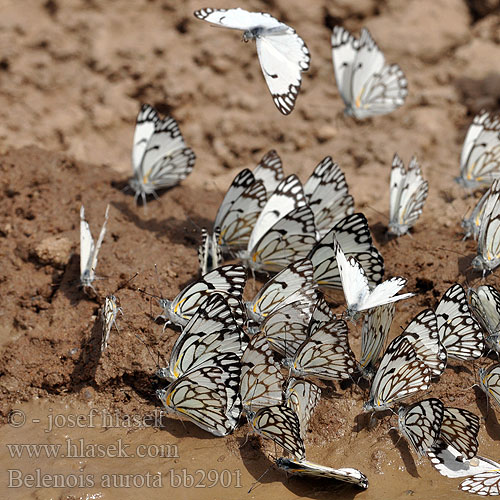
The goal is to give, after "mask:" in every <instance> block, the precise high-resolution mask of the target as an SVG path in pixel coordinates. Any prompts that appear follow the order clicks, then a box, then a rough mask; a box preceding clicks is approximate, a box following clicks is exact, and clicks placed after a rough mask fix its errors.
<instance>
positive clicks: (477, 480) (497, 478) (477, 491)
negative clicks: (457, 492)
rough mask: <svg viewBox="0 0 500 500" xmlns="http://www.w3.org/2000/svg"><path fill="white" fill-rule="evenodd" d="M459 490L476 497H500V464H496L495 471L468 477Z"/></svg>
mask: <svg viewBox="0 0 500 500" xmlns="http://www.w3.org/2000/svg"><path fill="white" fill-rule="evenodd" d="M492 462H493V460H492ZM458 488H459V489H461V490H462V491H466V492H467V493H472V494H474V495H480V496H491V497H492V496H498V495H500V464H498V463H495V468H494V469H491V470H489V471H486V472H480V473H479V474H474V475H473V476H472V477H468V478H467V479H465V480H464V481H462V482H461V483H460V485H459V486H458Z"/></svg>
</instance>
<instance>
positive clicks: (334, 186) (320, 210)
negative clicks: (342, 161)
mask: <svg viewBox="0 0 500 500" xmlns="http://www.w3.org/2000/svg"><path fill="white" fill-rule="evenodd" d="M304 193H305V195H306V199H307V203H308V204H309V207H310V208H311V210H312V211H313V213H314V222H315V225H316V231H318V234H319V235H320V237H321V236H324V235H325V234H326V233H327V232H328V231H329V230H330V229H331V227H332V226H333V225H334V224H335V223H336V222H338V221H339V220H341V219H343V218H344V217H346V216H347V215H351V214H353V213H354V199H353V197H352V196H351V195H350V194H349V188H348V187H347V183H346V181H345V177H344V174H343V172H342V170H340V167H339V166H338V165H337V164H336V163H334V162H333V160H332V158H331V157H330V156H326V157H325V158H323V160H321V162H320V163H319V164H318V166H317V167H316V168H315V169H314V172H313V173H312V174H311V176H310V177H309V179H308V180H307V182H306V183H305V184H304Z"/></svg>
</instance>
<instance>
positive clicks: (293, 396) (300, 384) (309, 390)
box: [285, 378, 321, 440]
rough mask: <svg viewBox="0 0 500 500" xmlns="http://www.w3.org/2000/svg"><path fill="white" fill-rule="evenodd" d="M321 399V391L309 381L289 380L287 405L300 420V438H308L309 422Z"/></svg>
mask: <svg viewBox="0 0 500 500" xmlns="http://www.w3.org/2000/svg"><path fill="white" fill-rule="evenodd" d="M320 398H321V389H320V388H319V387H318V386H317V385H316V384H313V383H312V382H309V381H308V380H301V379H296V378H290V379H288V382H287V385H286V389H285V404H286V405H287V406H288V407H289V408H291V409H292V410H293V411H294V412H295V413H296V414H297V417H298V418H299V424H300V436H301V437H302V439H303V440H305V438H306V433H307V428H308V426H309V420H310V419H311V415H312V413H313V412H314V409H315V408H316V406H317V405H318V403H319V400H320Z"/></svg>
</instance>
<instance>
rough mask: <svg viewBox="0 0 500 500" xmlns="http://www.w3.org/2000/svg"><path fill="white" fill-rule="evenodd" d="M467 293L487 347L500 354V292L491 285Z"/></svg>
mask: <svg viewBox="0 0 500 500" xmlns="http://www.w3.org/2000/svg"><path fill="white" fill-rule="evenodd" d="M467 293H468V296H469V301H470V306H471V309H472V312H473V313H474V316H475V317H476V318H477V319H478V321H479V323H481V325H482V327H483V330H484V334H485V335H484V343H485V344H486V347H488V348H489V349H491V350H493V351H495V352H497V353H499V354H500V292H499V291H498V290H497V289H496V288H495V287H493V286H491V285H480V286H478V287H477V288H476V289H474V288H471V289H470V290H469V291H468V292H467Z"/></svg>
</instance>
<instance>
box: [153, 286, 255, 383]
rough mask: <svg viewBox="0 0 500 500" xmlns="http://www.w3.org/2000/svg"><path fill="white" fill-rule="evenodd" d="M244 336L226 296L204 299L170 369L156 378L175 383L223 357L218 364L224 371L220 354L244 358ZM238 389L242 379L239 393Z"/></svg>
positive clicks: (180, 340) (179, 341) (173, 354)
mask: <svg viewBox="0 0 500 500" xmlns="http://www.w3.org/2000/svg"><path fill="white" fill-rule="evenodd" d="M243 336H244V334H243V330H242V329H241V328H240V327H239V326H238V324H237V323H236V321H235V319H234V318H233V314H232V311H231V308H230V306H229V304H228V302H227V301H226V299H225V297H224V296H223V295H221V294H218V293H212V294H210V295H208V296H206V297H205V299H204V301H203V302H202V303H201V304H200V306H199V307H198V309H197V310H196V312H195V313H194V315H193V316H192V317H191V319H190V320H189V322H188V324H187V325H186V327H185V328H184V329H183V331H182V333H181V334H180V335H179V337H177V340H176V341H175V344H174V346H173V347H172V352H171V354H170V361H169V363H168V366H167V367H166V368H162V369H160V370H158V372H157V376H159V377H161V378H167V379H168V380H170V381H174V380H176V379H178V378H179V377H181V376H182V375H183V374H184V373H187V372H189V371H192V370H196V369H199V368H201V367H203V366H206V365H211V364H213V358H215V357H220V359H219V365H220V366H222V367H223V368H224V359H223V358H222V356H221V355H224V354H227V353H231V354H236V355H237V356H238V358H241V356H242V355H243V351H244V350H245V348H246V345H247V343H246V341H245V340H244V338H243ZM230 361H231V360H230ZM239 372H240V369H239V367H238V373H239ZM238 387H239V379H238V381H237V386H236V388H235V390H236V391H237V390H238Z"/></svg>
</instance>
